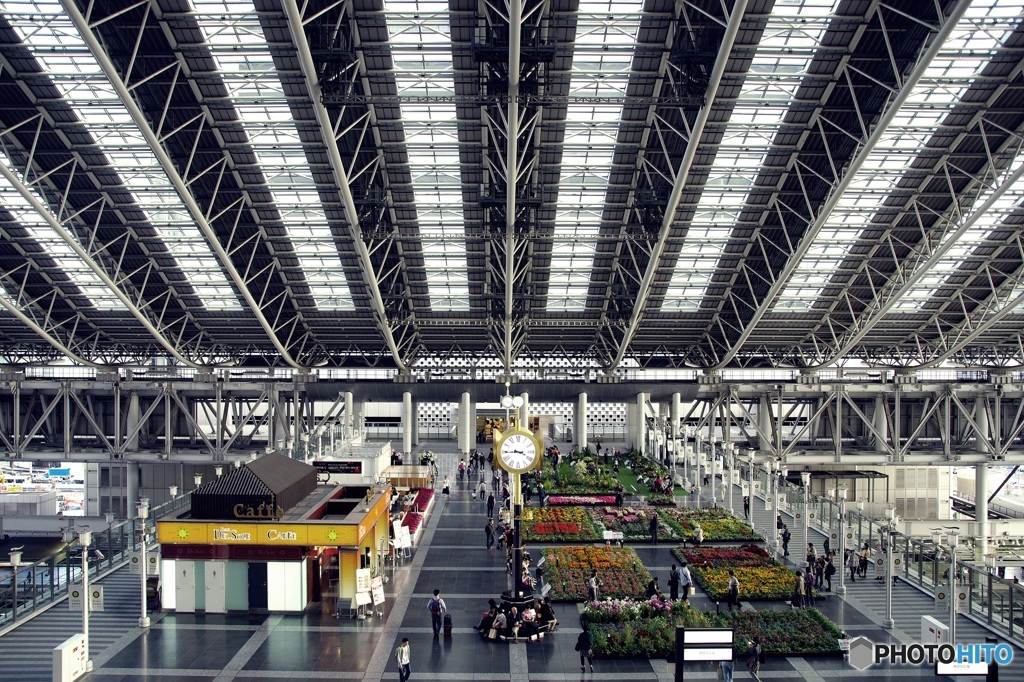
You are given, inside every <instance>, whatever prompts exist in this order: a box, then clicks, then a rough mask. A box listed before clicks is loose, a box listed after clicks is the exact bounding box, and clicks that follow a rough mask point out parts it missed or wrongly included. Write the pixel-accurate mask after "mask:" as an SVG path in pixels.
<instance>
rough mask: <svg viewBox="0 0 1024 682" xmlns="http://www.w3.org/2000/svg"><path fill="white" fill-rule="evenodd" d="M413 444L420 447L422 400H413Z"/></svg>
mask: <svg viewBox="0 0 1024 682" xmlns="http://www.w3.org/2000/svg"><path fill="white" fill-rule="evenodd" d="M412 444H413V446H414V447H419V444H420V401H418V400H414V401H412Z"/></svg>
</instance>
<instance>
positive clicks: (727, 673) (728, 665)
mask: <svg viewBox="0 0 1024 682" xmlns="http://www.w3.org/2000/svg"><path fill="white" fill-rule="evenodd" d="M718 669H719V670H720V671H721V674H722V676H721V677H720V678H718V679H720V680H724V682H732V661H722V662H720V663H719V664H718Z"/></svg>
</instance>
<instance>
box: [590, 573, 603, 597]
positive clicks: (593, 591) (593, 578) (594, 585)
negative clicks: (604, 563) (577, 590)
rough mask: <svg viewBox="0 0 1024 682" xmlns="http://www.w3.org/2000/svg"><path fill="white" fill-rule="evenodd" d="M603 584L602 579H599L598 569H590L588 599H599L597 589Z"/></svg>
mask: <svg viewBox="0 0 1024 682" xmlns="http://www.w3.org/2000/svg"><path fill="white" fill-rule="evenodd" d="M600 586H601V581H600V580H598V579H597V571H596V570H592V571H590V577H589V578H587V601H597V589H598V588H599V587H600Z"/></svg>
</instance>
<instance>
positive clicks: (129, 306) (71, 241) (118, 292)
mask: <svg viewBox="0 0 1024 682" xmlns="http://www.w3.org/2000/svg"><path fill="white" fill-rule="evenodd" d="M0 175H3V176H4V178H5V179H6V180H7V182H9V183H11V186H12V187H14V189H16V190H18V194H20V195H21V196H22V198H24V199H25V201H27V202H28V203H29V204H30V205H31V206H32V208H33V209H35V211H36V213H38V214H39V216H40V217H41V218H42V219H43V220H44V221H46V224H47V225H49V226H50V229H51V230H53V231H54V233H55V234H57V236H59V237H60V238H61V239H63V240H64V242H65V243H66V244H67V245H68V246H70V247H71V250H72V251H74V252H75V254H76V255H77V256H78V257H79V258H81V259H82V262H84V263H85V264H86V265H87V266H88V267H89V269H90V270H92V271H93V272H94V273H96V276H97V277H99V278H100V280H101V281H102V282H103V283H104V284H106V285H107V286H108V287H110V290H111V291H112V292H113V293H114V295H115V296H116V297H117V300H119V301H120V302H121V305H123V306H124V307H125V309H126V310H128V312H130V313H131V314H132V315H133V316H134V317H135V319H137V320H138V321H139V322H140V323H141V324H142V326H143V327H145V328H146V331H148V332H149V333H150V334H152V335H153V338H155V339H156V340H157V341H158V342H159V343H160V345H161V346H163V347H164V348H165V349H167V352H168V353H170V354H171V355H173V356H174V357H175V359H177V360H178V361H179V362H181V363H182V364H184V365H186V366H188V367H192V368H193V369H202V366H201V365H198V364H196V363H194V362H192V361H191V360H189V359H188V358H186V357H185V356H184V355H182V354H181V352H180V351H179V350H178V348H177V346H175V344H174V343H173V342H172V341H171V340H170V339H168V338H167V337H166V336H164V335H163V332H161V331H160V330H159V329H157V328H156V326H155V325H154V324H153V322H152V321H150V319H149V318H148V317H147V316H146V314H145V313H144V312H142V310H140V309H139V307H138V306H137V305H135V303H133V302H132V300H131V299H130V298H129V297H128V295H127V294H125V292H124V291H123V290H122V289H121V287H119V286H118V285H117V283H116V282H115V281H114V280H113V279H111V277H110V275H109V274H107V271H106V269H105V268H104V267H103V266H102V265H100V264H99V263H98V262H97V261H96V259H95V258H93V257H92V256H91V255H90V254H89V252H88V251H87V250H86V249H85V248H84V247H83V246H82V245H81V244H79V243H78V239H77V238H76V237H75V236H74V235H73V234H71V233H70V232H68V231H67V230H66V229H65V228H64V225H62V224H61V222H60V221H59V220H57V218H56V217H54V215H53V213H51V212H50V209H49V207H47V206H46V205H45V204H43V203H42V202H41V201H39V199H37V198H36V195H35V194H33V193H32V190H30V189H29V188H28V186H27V185H25V183H24V182H22V180H21V178H19V177H18V176H17V174H15V173H14V172H12V171H11V169H9V168H8V167H7V166H6V165H5V164H2V163H0ZM4 307H5V308H7V306H4ZM8 310H10V309H9V308H8ZM12 312H14V311H12ZM15 315H16V316H17V317H18V318H19V319H21V320H22V321H23V322H25V319H23V317H24V316H23V315H22V314H20V311H19V312H16V313H15ZM26 324H28V323H27V322H26ZM29 326H30V327H32V329H33V331H36V332H37V333H40V334H42V336H43V338H44V339H46V341H47V343H49V344H50V345H52V346H54V347H55V348H57V349H58V350H60V351H61V352H62V353H66V354H67V355H68V357H75V358H76V359H77V356H75V354H74V353H71V351H70V350H68V349H67V348H66V347H63V344H60V345H55V343H56V344H59V343H60V342H58V341H56V340H55V339H51V338H50V337H49V335H48V334H46V333H45V332H42V331H41V330H39V329H37V327H36V325H34V324H29ZM85 364H87V365H91V364H93V363H85Z"/></svg>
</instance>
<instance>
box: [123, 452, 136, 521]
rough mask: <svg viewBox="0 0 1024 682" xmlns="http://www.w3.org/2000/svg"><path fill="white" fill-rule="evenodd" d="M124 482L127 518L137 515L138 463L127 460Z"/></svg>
mask: <svg viewBox="0 0 1024 682" xmlns="http://www.w3.org/2000/svg"><path fill="white" fill-rule="evenodd" d="M125 477H126V478H127V479H128V480H127V481H126V482H125V483H126V490H125V494H126V495H127V496H128V498H127V499H126V500H125V505H126V506H125V513H126V515H127V517H128V518H129V519H134V518H135V517H136V516H138V508H139V463H138V462H127V463H126V467H125Z"/></svg>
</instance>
